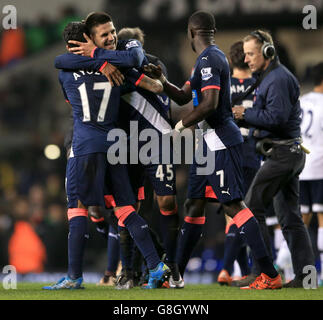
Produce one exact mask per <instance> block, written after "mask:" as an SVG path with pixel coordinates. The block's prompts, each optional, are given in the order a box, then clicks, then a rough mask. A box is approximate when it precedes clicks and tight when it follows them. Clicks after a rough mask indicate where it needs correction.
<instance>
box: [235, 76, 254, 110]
mask: <svg viewBox="0 0 323 320" xmlns="http://www.w3.org/2000/svg"><path fill="white" fill-rule="evenodd" d="M255 82H256V79H255V78H246V79H238V78H234V77H231V100H232V102H235V105H239V106H243V107H245V108H251V107H252V106H253V101H254V97H255V93H254V92H251V93H249V95H247V96H246V97H244V98H243V100H242V99H241V98H240V97H242V96H243V95H244V93H245V92H246V91H247V90H249V88H250V87H251V86H252V85H253V84H254V83H255Z"/></svg>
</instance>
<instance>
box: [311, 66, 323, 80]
mask: <svg viewBox="0 0 323 320" xmlns="http://www.w3.org/2000/svg"><path fill="white" fill-rule="evenodd" d="M311 78H312V79H313V82H314V86H319V85H320V84H321V83H322V81H323V61H322V62H320V63H318V64H316V65H315V66H314V67H312V70H311Z"/></svg>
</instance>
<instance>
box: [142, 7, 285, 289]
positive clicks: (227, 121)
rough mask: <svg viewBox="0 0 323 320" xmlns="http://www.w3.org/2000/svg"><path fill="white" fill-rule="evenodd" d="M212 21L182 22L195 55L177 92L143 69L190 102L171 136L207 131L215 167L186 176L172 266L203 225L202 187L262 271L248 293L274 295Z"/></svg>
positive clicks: (182, 260) (204, 17) (275, 283)
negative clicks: (246, 193)
mask: <svg viewBox="0 0 323 320" xmlns="http://www.w3.org/2000/svg"><path fill="white" fill-rule="evenodd" d="M215 30H216V29H215V20H214V17H213V15H212V14H210V13H208V12H205V11H197V12H196V13H194V14H193V15H192V16H191V17H190V18H189V22H188V37H189V40H190V42H191V46H192V49H193V50H194V51H195V52H196V53H197V54H198V55H199V56H198V58H197V61H196V64H195V66H194V70H193V73H192V76H191V78H190V80H189V82H187V83H186V84H184V86H183V87H182V88H181V89H180V88H178V87H176V86H175V85H173V84H171V83H169V82H168V81H167V79H166V78H164V77H163V75H160V69H158V68H155V67H153V66H149V67H148V68H146V70H147V72H148V71H151V73H150V74H151V75H152V76H153V74H155V76H157V77H158V78H159V79H160V80H161V82H162V83H163V85H164V91H165V93H167V94H168V96H169V97H170V98H171V99H172V100H174V101H175V102H177V103H178V104H180V105H181V104H185V103H188V102H189V101H190V100H192V93H193V104H194V106H195V108H194V110H193V111H192V112H191V113H189V114H187V115H186V116H185V117H184V118H183V119H182V120H181V121H179V122H178V123H177V124H176V126H175V130H176V131H177V132H181V131H182V130H184V129H185V128H186V127H189V126H192V125H197V124H198V126H199V127H200V128H202V129H203V128H206V129H209V130H208V131H206V134H205V135H204V139H203V143H204V147H205V148H208V149H209V151H211V155H212V156H213V157H214V158H213V159H212V160H213V161H214V163H215V169H214V172H213V173H212V174H210V175H207V176H203V175H197V169H198V165H197V164H196V163H193V165H192V166H191V170H190V177H189V190H188V199H187V201H186V203H185V209H186V217H185V219H184V220H185V222H184V225H183V226H182V228H181V231H182V232H181V234H180V239H179V241H180V242H179V245H178V259H179V260H178V263H179V267H180V271H181V272H182V273H183V272H184V270H185V266H186V263H187V261H188V259H189V257H190V255H191V253H192V250H193V248H194V246H195V244H196V243H197V241H198V240H199V239H200V237H201V232H202V226H203V224H204V223H205V216H204V207H205V204H206V198H205V187H206V186H207V185H208V184H209V185H211V187H212V189H213V191H214V193H215V194H216V196H217V198H218V200H219V201H220V202H221V203H222V204H223V206H224V210H225V212H226V213H227V214H228V215H229V216H230V217H232V219H233V221H234V223H235V224H236V225H237V228H238V230H239V232H240V233H241V234H243V235H244V236H245V239H246V242H247V243H248V245H249V246H250V248H251V250H252V251H253V253H254V255H255V257H256V259H257V261H258V262H259V264H260V265H261V266H262V273H261V276H260V277H259V278H257V280H256V281H255V282H254V283H253V284H251V285H250V286H248V287H246V288H248V289H269V288H270V289H279V288H281V287H282V281H281V277H280V275H278V273H277V271H276V270H275V268H274V266H273V264H272V261H271V260H270V258H269V256H268V252H267V251H266V248H265V244H264V241H263V238H262V235H261V233H260V229H259V226H258V223H257V220H256V219H255V217H254V216H253V214H252V212H251V211H250V210H249V208H248V207H247V206H246V205H245V203H244V201H243V200H242V199H243V175H242V157H241V153H242V142H243V139H242V136H241V133H240V130H239V128H238V127H237V125H236V124H235V123H234V121H233V117H232V111H231V99H230V70H229V65H228V61H227V59H226V57H225V55H224V54H223V52H222V51H220V49H219V48H218V47H217V46H216V45H215V42H214V34H215Z"/></svg>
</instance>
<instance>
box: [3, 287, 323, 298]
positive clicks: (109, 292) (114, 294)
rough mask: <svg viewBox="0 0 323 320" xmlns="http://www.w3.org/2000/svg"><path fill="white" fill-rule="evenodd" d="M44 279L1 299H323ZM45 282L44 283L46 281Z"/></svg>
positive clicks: (310, 293)
mask: <svg viewBox="0 0 323 320" xmlns="http://www.w3.org/2000/svg"><path fill="white" fill-rule="evenodd" d="M44 285H45V284H43V283H18V284H17V289H9V290H5V289H3V288H2V286H0V300H157V301H158V300H182V301H183V300H323V287H320V288H318V289H309V290H305V289H281V290H274V291H271V290H266V291H264V290H259V291H258V290H241V289H239V288H233V287H221V286H220V285H219V284H211V285H187V286H186V287H185V289H179V290H176V289H155V290H147V291H146V290H142V289H140V288H134V289H131V290H116V289H115V288H113V287H98V286H96V285H95V284H86V283H85V284H84V286H85V289H84V290H60V291H47V290H42V286H44ZM46 285H47V284H46Z"/></svg>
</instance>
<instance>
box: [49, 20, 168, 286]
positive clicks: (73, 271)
mask: <svg viewBox="0 0 323 320" xmlns="http://www.w3.org/2000/svg"><path fill="white" fill-rule="evenodd" d="M83 33H86V28H85V25H84V24H83V23H81V22H73V23H69V24H68V25H67V26H66V28H65V29H64V40H65V41H66V42H67V43H68V41H69V40H71V39H79V40H81V41H84V39H82V37H83ZM71 56H74V55H73V54H71ZM102 65H103V67H102ZM105 66H106V63H105V62H103V63H102V62H98V63H97V66H96V67H97V70H98V71H97V72H93V71H87V70H61V71H60V74H59V80H60V83H61V85H62V88H63V92H64V95H65V98H66V100H67V101H69V103H70V104H71V106H72V109H73V118H74V132H73V141H72V148H71V152H70V156H69V159H68V163H67V169H66V193H67V197H68V220H69V236H68V274H67V277H64V278H62V279H61V280H59V281H58V282H57V283H56V284H54V285H52V286H46V287H44V289H48V290H57V289H79V288H81V284H82V281H83V278H82V260H83V254H84V248H85V242H86V238H87V237H88V235H87V216H88V210H87V208H88V207H89V206H104V194H105V193H106V192H105V187H108V188H109V189H111V190H112V194H113V196H114V200H115V203H116V207H115V215H116V216H117V218H118V219H119V220H121V221H122V222H123V223H124V225H125V226H126V227H127V228H128V229H129V232H130V234H131V235H132V237H133V239H134V241H135V243H136V245H137V246H138V248H139V249H140V251H141V253H142V254H143V256H144V258H145V259H146V261H147V265H148V268H149V270H150V275H149V283H148V284H149V285H148V288H156V287H158V286H159V284H160V282H161V280H163V278H164V277H165V276H168V274H169V273H170V270H169V269H168V267H167V266H166V265H165V264H164V263H162V262H161V261H160V259H159V256H158V254H157V252H156V250H155V247H154V246H153V243H152V240H151V237H150V235H149V232H148V226H147V224H146V222H145V220H143V219H142V218H141V217H140V216H139V215H138V214H136V212H135V209H134V207H133V205H134V204H135V197H134V195H133V192H132V188H131V185H130V182H129V177H128V172H127V169H126V167H125V166H124V165H120V164H117V165H113V167H112V165H110V164H109V163H108V162H107V158H106V157H107V150H108V147H109V145H110V144H112V142H108V141H107V134H108V133H109V131H110V130H112V129H114V128H116V123H117V120H118V109H119V101H120V88H119V87H112V86H111V83H110V82H109V81H107V78H106V77H105V76H104V75H103V74H102V73H101V72H99V71H100V70H102V68H104V67H105Z"/></svg>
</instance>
